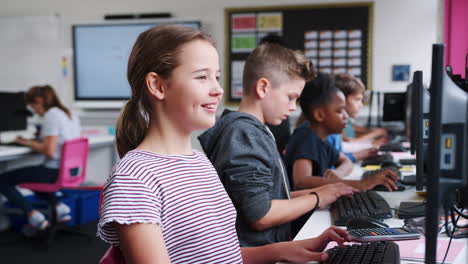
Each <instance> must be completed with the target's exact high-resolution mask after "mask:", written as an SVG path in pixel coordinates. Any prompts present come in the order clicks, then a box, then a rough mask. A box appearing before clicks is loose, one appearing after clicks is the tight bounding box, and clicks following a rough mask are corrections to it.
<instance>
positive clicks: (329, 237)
mask: <svg viewBox="0 0 468 264" xmlns="http://www.w3.org/2000/svg"><path fill="white" fill-rule="evenodd" d="M350 240H351V238H350V237H349V235H348V232H346V230H344V229H341V228H339V227H336V226H331V227H330V228H328V229H327V230H325V231H323V233H322V234H321V235H320V236H318V237H316V238H310V239H304V240H297V241H290V242H282V243H277V244H276V245H277V246H279V247H281V248H278V250H281V259H282V260H283V261H287V262H293V263H304V262H307V261H325V260H327V259H328V254H327V253H325V252H322V251H323V250H324V249H325V247H326V246H327V245H328V243H329V242H330V241H335V242H337V243H338V245H340V246H342V245H343V243H344V242H346V241H350Z"/></svg>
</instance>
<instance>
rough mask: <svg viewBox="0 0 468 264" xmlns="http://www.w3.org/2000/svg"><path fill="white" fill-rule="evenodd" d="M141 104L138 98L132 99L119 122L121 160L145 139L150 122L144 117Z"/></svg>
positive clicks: (117, 139)
mask: <svg viewBox="0 0 468 264" xmlns="http://www.w3.org/2000/svg"><path fill="white" fill-rule="evenodd" d="M139 104H140V103H139V100H137V99H136V98H132V99H130V100H129V101H128V102H127V104H126V105H125V107H124V108H123V110H122V113H121V114H120V117H119V120H118V121H117V134H116V143H117V152H118V153H119V157H120V158H122V157H123V156H124V155H125V154H126V153H127V152H129V151H130V150H132V149H135V148H136V147H137V146H138V145H140V143H141V142H142V141H143V139H144V138H145V135H146V131H147V128H148V122H147V120H145V117H144V116H142V112H141V111H140V106H139Z"/></svg>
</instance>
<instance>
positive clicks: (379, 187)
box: [362, 166, 406, 192]
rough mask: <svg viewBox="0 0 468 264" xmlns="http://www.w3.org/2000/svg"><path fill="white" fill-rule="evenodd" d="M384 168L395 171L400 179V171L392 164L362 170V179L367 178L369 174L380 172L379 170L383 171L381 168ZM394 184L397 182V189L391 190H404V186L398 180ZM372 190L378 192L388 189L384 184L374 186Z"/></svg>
mask: <svg viewBox="0 0 468 264" xmlns="http://www.w3.org/2000/svg"><path fill="white" fill-rule="evenodd" d="M386 169H390V170H392V171H393V172H395V173H396V174H397V175H398V177H400V179H401V172H400V170H399V169H398V167H393V166H390V167H385V168H382V169H378V170H371V171H366V172H364V173H363V174H362V179H366V178H368V177H370V176H372V175H374V174H376V173H379V172H381V171H383V170H386ZM396 184H397V187H398V189H397V190H393V191H398V192H402V191H404V190H405V189H406V188H405V186H403V185H401V182H400V181H397V183H396ZM372 190H374V191H379V192H387V191H388V189H387V188H386V187H385V186H384V185H377V186H375V187H374V188H373V189H372Z"/></svg>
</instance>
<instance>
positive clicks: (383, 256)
mask: <svg viewBox="0 0 468 264" xmlns="http://www.w3.org/2000/svg"><path fill="white" fill-rule="evenodd" d="M327 253H328V260H327V261H324V262H321V263H337V264H339V263H343V264H349V263H351V264H352V263H358V264H366V263H369V264H370V263H372V264H374V263H375V264H378V263H382V264H398V263H400V250H399V248H398V245H397V244H396V243H394V242H391V241H383V242H373V243H365V244H353V245H348V246H344V247H341V248H340V247H338V246H336V247H334V248H332V249H329V250H327Z"/></svg>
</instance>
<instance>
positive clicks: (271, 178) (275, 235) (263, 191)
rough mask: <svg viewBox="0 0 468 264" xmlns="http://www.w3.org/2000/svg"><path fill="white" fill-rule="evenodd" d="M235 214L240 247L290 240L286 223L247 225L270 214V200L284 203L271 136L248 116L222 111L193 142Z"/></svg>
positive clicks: (284, 192) (286, 187)
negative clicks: (265, 226) (211, 167)
mask: <svg viewBox="0 0 468 264" xmlns="http://www.w3.org/2000/svg"><path fill="white" fill-rule="evenodd" d="M198 139H199V140H200V143H201V145H202V147H203V150H204V151H205V153H206V155H207V157H208V158H209V159H210V160H211V162H212V163H213V165H214V167H215V168H216V170H217V172H218V175H219V177H220V179H221V182H222V183H223V185H224V187H225V188H226V191H227V193H228V194H229V196H230V197H231V200H232V202H233V203H234V206H235V207H236V210H237V220H236V229H237V233H238V236H239V241H240V245H241V246H243V247H254V246H263V245H267V244H271V243H275V242H280V241H288V240H290V224H283V225H279V226H275V227H272V228H269V229H266V230H263V231H256V230H254V229H253V228H252V227H251V226H252V224H253V223H255V222H256V221H258V220H259V219H261V218H262V217H264V216H265V215H266V213H267V212H268V211H269V210H270V207H271V200H273V199H288V198H289V182H288V179H287V176H286V175H285V173H286V172H285V170H284V165H283V164H282V161H281V157H280V154H279V153H278V150H277V148H276V144H275V140H274V138H273V135H272V134H271V132H270V131H269V130H268V128H267V127H266V126H265V125H264V124H262V123H261V122H260V121H259V120H258V119H256V118H255V117H254V116H252V115H249V114H245V113H241V112H235V111H229V110H225V111H224V113H223V115H222V116H221V118H220V119H219V120H218V121H217V122H216V124H215V126H213V127H212V128H210V129H208V130H207V131H206V132H204V133H203V134H202V135H200V136H199V137H198Z"/></svg>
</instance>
